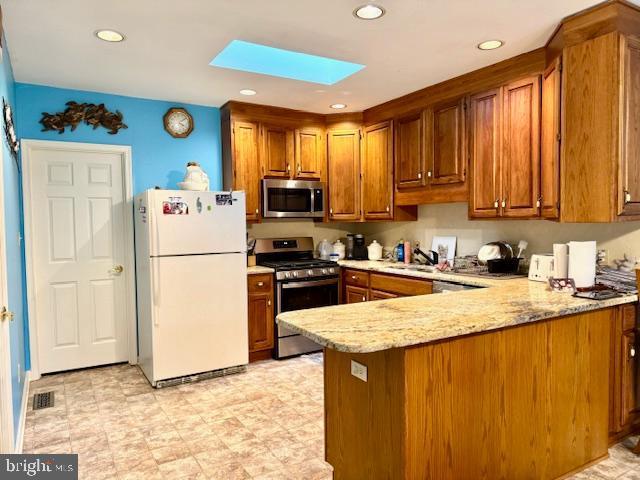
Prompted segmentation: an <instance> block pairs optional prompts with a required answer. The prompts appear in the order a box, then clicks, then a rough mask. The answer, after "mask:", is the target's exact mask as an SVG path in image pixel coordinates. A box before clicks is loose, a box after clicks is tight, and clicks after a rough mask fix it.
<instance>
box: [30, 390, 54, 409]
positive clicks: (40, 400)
mask: <svg viewBox="0 0 640 480" xmlns="http://www.w3.org/2000/svg"><path fill="white" fill-rule="evenodd" d="M49 407H53V392H44V393H36V394H35V395H34V396H33V409H34V410H42V409H43V408H49Z"/></svg>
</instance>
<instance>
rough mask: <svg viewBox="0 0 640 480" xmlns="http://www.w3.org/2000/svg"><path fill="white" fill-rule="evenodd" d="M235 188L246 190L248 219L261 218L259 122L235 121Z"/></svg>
mask: <svg viewBox="0 0 640 480" xmlns="http://www.w3.org/2000/svg"><path fill="white" fill-rule="evenodd" d="M232 134H233V188H234V190H244V192H245V196H246V214H247V220H259V219H260V160H259V157H258V136H259V130H258V124H257V123H253V122H244V121H234V122H233V128H232Z"/></svg>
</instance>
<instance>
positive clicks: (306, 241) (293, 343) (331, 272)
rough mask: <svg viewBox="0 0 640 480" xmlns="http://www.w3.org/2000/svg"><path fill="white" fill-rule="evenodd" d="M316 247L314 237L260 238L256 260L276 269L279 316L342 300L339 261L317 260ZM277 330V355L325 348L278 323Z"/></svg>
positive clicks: (276, 306) (288, 355)
mask: <svg viewBox="0 0 640 480" xmlns="http://www.w3.org/2000/svg"><path fill="white" fill-rule="evenodd" d="M313 250H314V249H313V239H312V238H311V237H293V238H263V239H258V240H256V245H255V250H254V251H255V254H256V263H257V264H258V265H263V266H265V267H271V268H273V269H274V270H275V271H276V273H275V277H276V305H275V310H276V316H277V315H278V314H280V313H282V312H289V311H292V310H303V309H306V308H315V307H325V306H329V305H337V304H338V303H340V267H339V266H338V264H337V263H336V262H331V261H329V260H320V259H314V258H313ZM275 331H276V332H277V335H276V342H275V343H276V348H275V355H276V358H279V359H280V358H287V357H292V356H295V355H300V354H303V353H310V352H317V351H320V350H322V347H321V346H320V345H318V344H317V343H315V342H313V341H311V340H309V339H308V338H306V337H303V336H302V335H299V334H297V333H295V332H292V331H291V330H289V329H287V328H284V327H281V326H278V325H277V324H276V326H275Z"/></svg>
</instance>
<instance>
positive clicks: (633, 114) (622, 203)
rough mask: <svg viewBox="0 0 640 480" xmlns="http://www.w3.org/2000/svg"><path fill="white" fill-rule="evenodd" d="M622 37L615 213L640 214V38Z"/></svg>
mask: <svg viewBox="0 0 640 480" xmlns="http://www.w3.org/2000/svg"><path fill="white" fill-rule="evenodd" d="M621 38H622V40H621V42H622V55H623V75H622V87H623V94H622V99H623V113H622V152H621V157H620V186H619V189H620V191H619V192H618V198H619V202H618V205H619V206H618V214H619V215H640V41H639V40H637V39H634V38H625V37H621Z"/></svg>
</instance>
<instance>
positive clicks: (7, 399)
mask: <svg viewBox="0 0 640 480" xmlns="http://www.w3.org/2000/svg"><path fill="white" fill-rule="evenodd" d="M3 156H4V155H3V149H2V148H1V147H0V308H1V307H2V306H5V307H7V308H9V305H8V292H7V253H6V246H5V245H6V241H7V235H6V233H7V232H6V230H5V228H4V158H3ZM9 335H10V333H9V321H8V320H3V319H2V318H0V453H13V452H14V448H15V442H14V429H13V405H12V404H13V386H12V384H11V338H10V337H9Z"/></svg>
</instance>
